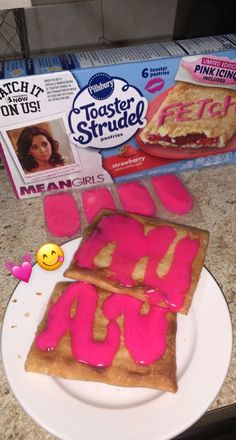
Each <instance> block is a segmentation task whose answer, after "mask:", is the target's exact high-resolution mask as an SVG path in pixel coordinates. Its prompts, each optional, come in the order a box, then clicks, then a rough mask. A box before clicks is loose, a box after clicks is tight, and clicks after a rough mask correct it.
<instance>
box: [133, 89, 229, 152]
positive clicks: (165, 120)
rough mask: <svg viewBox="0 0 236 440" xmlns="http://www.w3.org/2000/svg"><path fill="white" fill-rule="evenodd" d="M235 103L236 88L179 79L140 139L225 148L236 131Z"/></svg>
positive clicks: (178, 145)
mask: <svg viewBox="0 0 236 440" xmlns="http://www.w3.org/2000/svg"><path fill="white" fill-rule="evenodd" d="M235 106H236V91H235V90H231V89H229V88H222V87H209V86H202V85H195V84H190V83H185V82H181V81H180V82H177V83H176V85H175V86H174V87H173V88H172V89H171V90H170V92H169V94H168V95H167V97H166V99H165V100H164V101H163V102H162V104H161V105H160V107H159V108H158V110H157V112H156V113H155V115H154V116H153V118H152V119H151V121H150V122H149V123H148V124H147V125H146V127H145V128H144V129H143V130H142V131H141V133H140V138H141V140H142V141H143V142H144V143H147V144H159V145H161V146H163V147H168V148H224V147H225V146H226V145H227V143H228V141H229V140H230V139H231V138H232V136H233V135H234V133H235V132H236V110H235Z"/></svg>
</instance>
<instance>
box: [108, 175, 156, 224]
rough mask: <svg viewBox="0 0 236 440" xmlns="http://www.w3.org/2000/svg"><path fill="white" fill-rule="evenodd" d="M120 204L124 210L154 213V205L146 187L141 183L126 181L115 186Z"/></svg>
mask: <svg viewBox="0 0 236 440" xmlns="http://www.w3.org/2000/svg"><path fill="white" fill-rule="evenodd" d="M116 189H117V192H118V194H119V197H120V201H121V204H122V206H123V208H124V209H125V210H126V211H129V212H134V213H136V214H142V215H152V216H153V215H155V214H156V206H155V203H154V201H153V199H152V197H151V196H150V194H149V192H148V190H147V188H146V187H145V186H144V185H142V184H141V183H137V182H128V183H122V184H120V185H118V186H117V188H116Z"/></svg>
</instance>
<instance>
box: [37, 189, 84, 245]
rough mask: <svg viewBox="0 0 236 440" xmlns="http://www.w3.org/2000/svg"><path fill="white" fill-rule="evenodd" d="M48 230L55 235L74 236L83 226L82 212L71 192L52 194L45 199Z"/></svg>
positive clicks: (44, 205) (44, 206) (44, 207)
mask: <svg viewBox="0 0 236 440" xmlns="http://www.w3.org/2000/svg"><path fill="white" fill-rule="evenodd" d="M43 209H44V216H45V221H46V225H47V229H48V231H49V232H50V233H51V234H52V235H54V236H55V237H73V236H74V235H75V234H78V233H79V231H80V228H81V221H80V213H79V210H78V206H77V203H76V201H75V199H74V197H73V195H72V194H71V193H59V194H50V195H47V196H45V197H44V199H43Z"/></svg>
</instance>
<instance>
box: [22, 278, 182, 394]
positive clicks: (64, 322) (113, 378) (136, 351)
mask: <svg viewBox="0 0 236 440" xmlns="http://www.w3.org/2000/svg"><path fill="white" fill-rule="evenodd" d="M176 325H177V324H176V314H174V313H170V312H169V311H168V310H167V309H164V308H163V307H157V306H154V305H148V304H147V303H143V302H142V301H140V300H137V299H136V298H132V297H130V296H128V295H121V294H113V293H110V292H108V291H105V290H102V289H100V288H98V287H95V286H93V285H91V284H89V283H85V282H72V283H69V282H68V283H66V282H60V283H58V284H56V286H55V288H54V291H53V293H52V296H51V298H50V300H49V304H48V308H47V311H46V313H45V316H44V317H43V319H42V322H41V323H40V325H39V327H38V330H37V334H36V336H35V339H34V342H33V344H32V346H31V348H30V351H29V353H28V356H27V360H26V363H25V369H26V371H28V372H29V371H30V372H35V373H42V374H47V375H51V376H58V377H62V378H65V379H80V380H86V381H98V382H104V383H107V384H111V385H118V386H128V387H146V388H155V389H160V390H165V391H171V392H176V391H177V383H176V354H175V338H176Z"/></svg>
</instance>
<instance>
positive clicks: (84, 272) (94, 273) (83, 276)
mask: <svg viewBox="0 0 236 440" xmlns="http://www.w3.org/2000/svg"><path fill="white" fill-rule="evenodd" d="M113 214H114V212H113V211H110V212H109V211H106V210H104V211H102V212H101V213H100V214H99V215H98V216H97V217H96V219H95V221H94V222H93V223H92V224H91V225H90V226H89V227H88V228H87V229H86V230H85V231H84V234H83V238H82V240H81V243H80V245H79V246H81V245H82V244H83V242H84V241H85V240H87V238H89V236H90V235H91V234H92V233H93V232H94V231H95V229H96V227H97V224H98V223H99V221H100V219H101V218H102V216H103V215H113ZM119 214H120V215H123V216H128V217H132V218H135V219H136V220H138V221H140V222H141V223H142V224H143V226H144V231H145V230H148V229H150V228H152V227H156V226H160V225H170V226H172V227H174V228H175V230H176V232H177V236H178V237H180V238H181V237H183V236H186V235H187V236H189V237H190V238H192V239H199V241H200V246H199V250H198V253H197V255H196V257H195V259H194V261H193V264H192V274H191V284H190V287H189V289H188V290H187V292H186V295H185V300H184V304H183V306H182V307H181V309H180V310H179V312H180V313H183V314H187V313H188V310H189V307H190V305H191V303H192V298H193V294H194V291H195V289H196V287H197V283H198V280H199V277H200V273H201V270H202V267H203V264H204V260H205V254H206V248H207V245H208V239H209V234H208V232H207V231H205V230H202V229H198V228H194V227H190V226H184V225H180V224H177V223H172V222H168V221H165V220H161V219H159V218H153V217H146V216H141V215H137V214H128V213H124V212H122V213H121V212H120V213H119ZM173 251H174V249H173ZM96 264H97V265H95V267H94V269H87V268H84V267H79V266H78V264H77V261H76V260H75V259H74V258H73V259H72V261H71V263H70V265H69V267H68V268H67V269H66V270H65V272H64V276H65V277H68V278H72V279H74V280H81V281H88V282H89V283H91V284H94V285H96V286H99V287H101V288H102V289H107V290H109V291H112V292H115V293H125V294H128V295H131V296H134V297H136V298H138V299H140V300H142V301H147V296H146V295H145V291H146V290H147V289H148V287H149V286H145V285H144V283H143V281H142V275H140V277H137V275H136V277H137V278H139V281H138V280H137V281H135V284H134V286H132V287H125V286H121V285H120V284H119V283H118V282H117V281H114V280H111V279H110V278H109V275H110V270H109V267H108V268H106V267H104V262H103V260H102V258H101V261H98V260H97V259H96ZM98 264H99V265H98ZM166 264H167V263H166ZM140 271H141V273H142V267H140ZM159 305H162V306H164V307H166V304H165V303H164V302H160V304H159Z"/></svg>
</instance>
